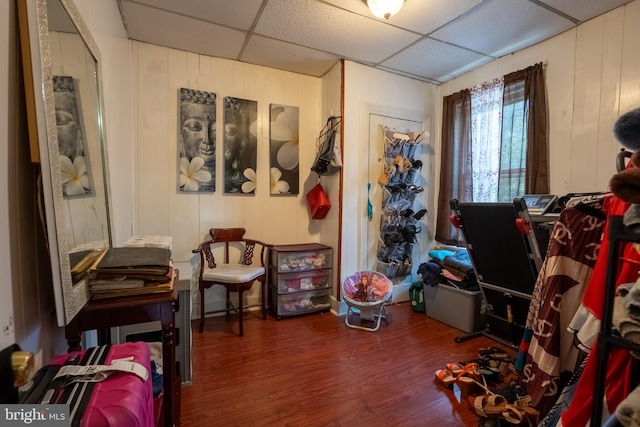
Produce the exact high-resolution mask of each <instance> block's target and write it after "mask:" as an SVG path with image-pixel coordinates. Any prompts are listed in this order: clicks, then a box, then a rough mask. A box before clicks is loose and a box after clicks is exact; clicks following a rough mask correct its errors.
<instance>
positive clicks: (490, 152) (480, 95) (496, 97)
mask: <svg viewBox="0 0 640 427" xmlns="http://www.w3.org/2000/svg"><path fill="white" fill-rule="evenodd" d="M503 87H504V85H503V82H502V79H494V80H493V81H491V82H486V83H483V84H481V85H478V86H476V87H474V88H473V89H472V90H471V111H472V112H473V114H472V119H471V141H472V143H471V156H470V157H471V159H472V170H473V196H472V199H471V200H461V201H463V202H467V201H471V202H496V201H498V200H497V197H498V186H499V184H500V180H499V171H500V141H501V134H502V90H503ZM514 196H515V195H514ZM512 199H513V197H512Z"/></svg>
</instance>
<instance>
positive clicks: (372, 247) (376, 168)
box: [361, 114, 429, 283]
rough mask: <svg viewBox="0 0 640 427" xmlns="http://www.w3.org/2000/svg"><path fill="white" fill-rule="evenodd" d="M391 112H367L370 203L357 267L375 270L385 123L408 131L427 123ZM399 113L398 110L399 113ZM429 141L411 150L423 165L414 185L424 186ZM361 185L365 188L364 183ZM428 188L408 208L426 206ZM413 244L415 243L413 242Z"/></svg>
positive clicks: (399, 279)
mask: <svg viewBox="0 0 640 427" xmlns="http://www.w3.org/2000/svg"><path fill="white" fill-rule="evenodd" d="M394 115H395V114H389V115H379V114H370V115H369V146H368V159H369V161H368V169H369V170H368V173H367V177H368V182H367V184H366V186H369V193H368V202H369V203H371V208H372V215H371V217H370V218H369V219H367V220H366V248H365V250H364V251H363V252H364V253H365V254H366V256H365V259H364V261H365V262H364V265H362V266H361V270H375V269H376V259H377V250H378V242H379V236H380V219H381V211H382V195H383V186H382V185H381V184H379V183H378V179H379V178H380V174H381V173H382V169H383V159H382V157H383V153H384V129H385V127H387V128H389V129H392V130H398V131H411V132H417V133H420V132H422V131H424V130H427V131H428V129H425V126H426V125H427V124H428V121H427V120H425V121H424V122H417V121H412V120H408V119H403V118H400V117H393V116H394ZM399 116H400V114H399ZM428 143H429V138H426V139H425V140H424V141H423V142H422V143H421V144H419V145H418V147H417V149H416V153H415V157H416V158H417V159H416V160H421V161H422V164H423V166H422V167H421V169H420V177H418V178H417V179H416V181H415V183H416V185H419V186H424V185H426V182H427V176H428V175H427V171H428V167H427V166H428V162H427V156H428V153H429V150H428V149H427V147H426V144H428ZM366 186H365V187H364V188H367V187H366ZM428 193H429V192H428V191H427V189H426V188H425V191H423V192H422V193H420V194H419V195H418V197H416V199H415V201H414V203H413V206H412V208H411V209H412V210H414V211H416V212H417V211H419V210H420V209H423V208H426V203H427V200H428V196H427V194H428ZM426 220H427V215H425V216H424V217H423V218H422V221H421V222H422V228H423V230H422V231H421V233H425V232H426V224H427V221H426ZM414 246H415V247H417V246H419V245H414ZM417 252H418V251H417V250H416V249H415V248H414V251H413V256H414V268H413V271H414V272H415V270H416V268H417V265H416V262H418V261H419V260H417V259H416V256H419V254H418V253H417ZM403 281H405V278H404V277H400V278H398V280H394V283H396V282H403ZM412 281H413V279H412V278H411V277H409V282H410V283H411V282H412Z"/></svg>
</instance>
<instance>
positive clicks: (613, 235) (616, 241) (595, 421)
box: [590, 216, 640, 427]
mask: <svg viewBox="0 0 640 427" xmlns="http://www.w3.org/2000/svg"><path fill="white" fill-rule="evenodd" d="M622 218H623V217H622V216H612V217H610V219H609V251H608V253H607V272H606V278H605V280H606V292H605V294H604V296H603V297H604V300H603V303H602V319H601V321H600V332H599V334H598V344H597V349H596V357H597V364H596V376H595V381H594V388H593V407H592V412H591V424H590V425H591V426H592V427H594V426H600V420H601V419H602V409H603V397H604V387H605V380H606V371H607V361H608V358H609V353H610V351H611V349H613V348H614V347H619V348H625V349H627V350H632V351H638V352H640V344H636V343H634V342H631V341H629V340H626V339H624V338H622V337H620V336H617V335H614V334H613V333H612V331H613V322H612V317H613V304H614V298H615V290H616V279H617V277H616V272H617V271H618V260H619V258H620V247H621V244H623V243H627V242H633V243H640V234H639V233H636V232H634V231H632V230H631V229H630V228H628V227H626V226H625V225H624V223H623V220H622Z"/></svg>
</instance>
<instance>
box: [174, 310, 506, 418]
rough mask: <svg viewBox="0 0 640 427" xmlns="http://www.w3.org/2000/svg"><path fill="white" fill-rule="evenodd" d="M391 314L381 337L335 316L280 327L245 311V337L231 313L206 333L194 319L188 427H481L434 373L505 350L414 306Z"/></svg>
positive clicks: (184, 412) (186, 390)
mask: <svg viewBox="0 0 640 427" xmlns="http://www.w3.org/2000/svg"><path fill="white" fill-rule="evenodd" d="M387 310H388V312H389V321H388V323H387V322H385V321H383V322H382V325H381V327H380V329H379V330H378V331H376V332H369V331H363V330H358V329H352V328H349V327H347V325H346V324H345V322H344V317H336V316H335V315H333V314H331V313H329V312H324V313H317V314H312V315H307V316H301V317H294V318H283V319H282V320H280V321H278V320H276V319H274V318H273V317H271V316H268V317H267V320H262V318H261V317H260V316H259V312H257V311H253V312H249V313H245V316H244V319H245V324H244V337H242V338H240V337H238V335H237V330H238V323H237V317H236V316H234V315H232V316H230V317H226V316H221V317H215V318H209V319H207V320H206V323H205V328H204V332H203V333H199V332H198V321H194V323H193V345H192V383H191V385H184V386H183V387H182V400H181V402H182V408H181V417H180V420H181V425H182V427H191V426H194V427H195V426H198V427H202V426H225V427H226V426H242V427H244V426H278V427H283V426H294V427H298V426H310V427H316V426H318V427H320V426H322V427H327V426H345V427H347V426H348V427H360V426H363V427H364V426H366V427H375V426H384V427H390V426H402V427H405V426H406V427H409V426H428V427H440V426H453V427H455V426H476V425H477V424H478V418H477V417H476V416H475V415H474V414H473V413H472V412H471V410H470V409H469V407H468V404H467V402H464V401H463V402H462V403H458V402H457V400H456V398H455V397H454V394H453V392H452V390H451V389H444V388H442V387H441V386H440V385H438V384H437V383H436V382H435V380H434V372H435V371H436V370H437V369H441V368H444V367H445V365H446V364H447V363H449V362H461V361H466V360H471V359H474V358H476V357H477V350H478V349H479V348H486V347H490V346H500V345H499V344H498V343H496V342H495V341H493V340H491V339H489V338H487V337H480V338H475V339H472V340H469V341H464V342H462V343H456V342H455V341H454V338H455V337H457V336H460V335H462V334H463V333H462V332H461V331H459V330H457V329H454V328H451V327H449V326H447V325H445V324H443V323H440V322H438V321H436V320H433V319H431V318H429V317H427V316H426V315H424V314H420V313H415V312H413V311H412V310H411V308H410V305H409V303H408V302H405V303H400V304H392V305H389V306H388V307H387ZM451 311H452V313H453V315H455V311H456V307H451ZM357 320H358V317H356V318H355V319H354V320H353V321H357Z"/></svg>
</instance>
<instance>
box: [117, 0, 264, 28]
mask: <svg viewBox="0 0 640 427" xmlns="http://www.w3.org/2000/svg"><path fill="white" fill-rule="evenodd" d="M121 1H122V3H123V4H126V3H130V2H131V0H121ZM133 1H134V2H135V3H140V4H143V5H147V6H152V7H154V8H158V9H163V10H167V11H171V12H175V13H178V14H180V15H185V16H190V17H192V18H197V19H201V20H203V21H208V22H213V23H216V24H221V25H225V26H228V27H233V28H237V29H241V30H249V28H251V26H252V25H253V21H254V20H255V18H256V14H257V13H258V11H259V10H260V5H261V4H262V0H233V7H229V4H230V2H229V0H180V1H176V0H133Z"/></svg>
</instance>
